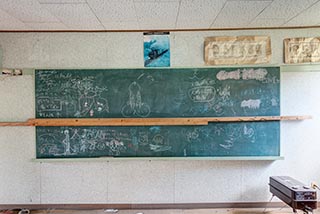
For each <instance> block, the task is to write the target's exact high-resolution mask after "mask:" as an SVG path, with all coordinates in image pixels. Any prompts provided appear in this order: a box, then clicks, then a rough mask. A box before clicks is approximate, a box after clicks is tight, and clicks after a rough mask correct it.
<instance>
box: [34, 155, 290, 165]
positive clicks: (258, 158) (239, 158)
mask: <svg viewBox="0 0 320 214" xmlns="http://www.w3.org/2000/svg"><path fill="white" fill-rule="evenodd" d="M136 160H140V161H141V160H145V161H191V160H199V161H208V160H212V161H275V160H284V157H283V156H237V157H100V158H33V159H31V161H32V162H38V163H59V162H108V161H136Z"/></svg>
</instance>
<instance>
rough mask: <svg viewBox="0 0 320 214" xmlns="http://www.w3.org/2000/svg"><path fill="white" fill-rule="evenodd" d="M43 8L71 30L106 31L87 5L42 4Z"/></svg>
mask: <svg viewBox="0 0 320 214" xmlns="http://www.w3.org/2000/svg"><path fill="white" fill-rule="evenodd" d="M42 7H43V8H45V9H46V10H47V11H49V12H50V13H51V14H54V15H55V16H56V17H57V19H59V20H60V21H61V22H62V23H63V24H65V25H66V26H67V27H68V28H69V29H95V30H96V29H100V30H103V29H104V27H103V26H102V24H101V23H100V21H99V20H98V19H97V17H96V16H95V14H94V13H93V12H92V10H91V9H90V7H89V6H88V5H87V4H42Z"/></svg>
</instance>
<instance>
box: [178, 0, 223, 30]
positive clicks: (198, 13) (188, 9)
mask: <svg viewBox="0 0 320 214" xmlns="http://www.w3.org/2000/svg"><path fill="white" fill-rule="evenodd" d="M225 2H226V0H192V1H190V0H182V1H181V5H180V9H179V16H178V22H177V27H179V26H185V25H188V23H190V24H189V25H190V26H194V27H195V28H200V27H206V28H209V27H210V25H211V24H212V22H213V20H214V19H215V18H216V16H217V15H218V14H219V11H220V10H221V9H222V7H223V5H224V4H225ZM197 21H198V22H199V24H200V25H201V26H197V25H196V23H197Z"/></svg>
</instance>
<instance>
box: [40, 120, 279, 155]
mask: <svg viewBox="0 0 320 214" xmlns="http://www.w3.org/2000/svg"><path fill="white" fill-rule="evenodd" d="M279 136H280V133H279V122H252V123H251V122H248V123H247V122H246V123H219V124H218V123H211V124H209V125H208V126H174V127H172V126H170V127H169V126H153V127H145V126H143V127H37V157H38V158H65V157H69V158H73V157H103V156H113V157H194V156H201V157H209V156H279V155H280V151H279V141H280V140H279Z"/></svg>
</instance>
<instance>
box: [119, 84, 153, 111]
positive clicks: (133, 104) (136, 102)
mask: <svg viewBox="0 0 320 214" xmlns="http://www.w3.org/2000/svg"><path fill="white" fill-rule="evenodd" d="M128 90H129V100H128V101H127V103H126V104H125V105H124V106H123V107H122V109H121V113H122V116H124V117H132V116H138V117H148V116H149V114H150V106H149V105H148V104H146V103H144V102H142V97H141V87H140V85H139V84H138V83H137V82H132V83H131V84H130V85H129V87H128Z"/></svg>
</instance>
